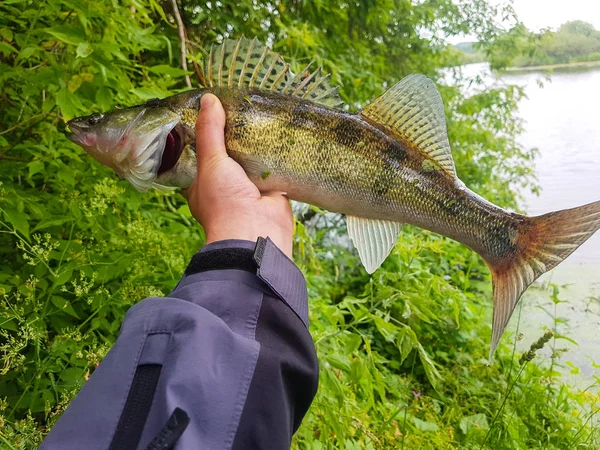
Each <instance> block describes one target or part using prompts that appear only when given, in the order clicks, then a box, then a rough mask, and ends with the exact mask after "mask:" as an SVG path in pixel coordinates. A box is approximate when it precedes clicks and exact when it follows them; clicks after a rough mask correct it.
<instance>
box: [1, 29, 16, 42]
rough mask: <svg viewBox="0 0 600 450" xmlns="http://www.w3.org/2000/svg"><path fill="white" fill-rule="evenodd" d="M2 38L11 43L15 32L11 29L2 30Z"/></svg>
mask: <svg viewBox="0 0 600 450" xmlns="http://www.w3.org/2000/svg"><path fill="white" fill-rule="evenodd" d="M0 37H1V38H2V39H4V40H5V41H7V42H11V41H12V40H13V32H12V30H11V29H10V28H6V27H3V28H0Z"/></svg>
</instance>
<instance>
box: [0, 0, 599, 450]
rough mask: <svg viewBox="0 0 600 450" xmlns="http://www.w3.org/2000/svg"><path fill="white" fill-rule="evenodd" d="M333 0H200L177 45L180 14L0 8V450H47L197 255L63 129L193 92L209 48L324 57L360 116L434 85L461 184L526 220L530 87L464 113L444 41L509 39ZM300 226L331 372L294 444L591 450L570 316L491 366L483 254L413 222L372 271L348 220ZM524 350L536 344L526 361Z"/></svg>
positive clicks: (81, 7) (470, 105)
mask: <svg viewBox="0 0 600 450" xmlns="http://www.w3.org/2000/svg"><path fill="white" fill-rule="evenodd" d="M333 3H334V2H300V1H277V0H276V1H262V0H237V1H235V2H233V1H225V0H222V1H220V2H207V3H205V2H200V1H196V0H188V1H185V2H183V3H182V4H180V5H179V10H180V11H181V15H182V23H183V25H184V26H185V30H183V29H182V28H178V26H177V21H176V20H175V17H174V8H173V5H174V4H176V2H165V3H159V2H157V1H155V0H135V1H128V0H124V1H122V2H120V3H117V2H113V1H108V0H98V1H94V2H91V1H90V2H87V1H86V2H70V1H68V0H45V1H42V2H34V1H31V0H5V1H4V2H2V3H0V104H1V108H0V124H2V125H1V128H0V355H1V358H2V364H0V448H2V449H9V450H15V449H28V450H29V449H34V448H37V446H38V445H39V443H40V441H41V440H42V439H43V437H44V435H45V434H46V433H47V432H48V430H49V429H51V427H52V425H53V424H54V423H55V422H56V420H57V419H58V418H59V416H60V414H61V412H62V411H64V409H65V408H66V407H67V406H68V404H69V402H70V401H71V399H72V398H73V397H74V395H76V393H77V391H78V390H79V389H80V388H81V386H82V385H83V384H84V383H85V381H86V380H87V379H88V378H89V377H90V376H91V375H92V374H93V371H94V369H95V368H96V367H97V365H98V364H99V362H100V361H101V360H102V358H103V357H104V356H105V355H106V353H107V352H108V351H109V349H110V346H111V345H112V343H113V342H114V341H115V339H116V337H117V336H118V333H119V327H120V325H121V321H122V319H123V316H124V314H125V312H126V311H127V309H128V308H129V307H130V306H131V305H133V304H134V303H136V302H138V301H140V300H142V299H143V298H146V297H148V296H164V295H168V293H169V291H170V289H172V288H173V287H174V286H175V284H176V283H177V281H178V279H179V277H180V276H181V274H182V273H183V271H184V269H185V267H186V264H187V262H188V261H189V259H190V257H191V256H192V255H193V253H194V252H195V251H196V250H197V249H198V248H199V247H200V246H201V245H202V242H203V233H202V230H201V227H200V226H199V225H198V224H197V223H196V222H195V221H194V220H193V219H192V218H191V215H190V213H189V210H188V208H187V206H186V203H185V200H184V199H183V198H182V197H181V196H180V195H179V194H178V193H175V192H157V191H154V192H150V193H147V194H140V193H138V192H136V191H135V190H134V189H133V188H132V187H131V186H129V185H128V184H127V183H126V182H124V181H122V180H118V179H117V177H116V176H115V175H114V173H113V172H112V171H110V170H109V169H108V168H106V167H103V166H101V165H100V164H98V163H96V162H95V161H94V160H92V159H91V158H90V157H88V156H87V155H86V154H85V153H84V152H83V151H82V150H81V149H80V148H79V147H77V146H75V145H74V144H72V143H70V142H69V141H68V140H67V139H66V138H65V136H64V135H63V130H64V121H65V120H68V119H70V118H72V117H74V116H77V115H80V114H88V113H91V112H93V111H98V110H108V109H111V108H114V107H122V106H127V105H133V104H137V103H140V102H142V101H145V100H147V99H149V98H153V97H164V96H167V95H171V94H174V93H176V92H179V91H181V90H184V89H187V87H186V84H187V81H186V75H187V76H189V78H190V80H191V81H190V84H193V85H194V86H195V85H196V84H197V83H196V65H197V64H200V60H201V56H202V55H203V50H202V49H203V48H206V46H208V45H210V44H211V43H214V42H219V41H220V40H222V39H223V38H224V37H228V36H231V37H239V36H240V35H242V34H244V35H246V36H255V35H256V36H258V37H259V39H261V40H262V41H263V42H269V43H272V44H273V45H274V47H275V48H276V49H277V50H278V51H280V52H281V53H282V54H283V55H286V56H287V59H288V61H289V62H291V63H292V66H293V68H294V69H295V70H299V69H301V68H302V67H304V66H305V65H306V63H308V62H309V61H310V60H311V59H315V60H316V61H317V63H318V64H320V65H323V66H324V69H325V71H327V72H330V73H331V74H332V79H333V81H334V84H340V85H341V95H342V97H343V98H344V100H345V101H346V103H347V105H349V108H350V109H351V110H356V109H357V108H359V107H361V106H362V105H364V104H365V103H366V102H367V101H368V100H369V99H372V98H374V97H375V96H377V95H379V94H381V92H382V91H383V89H384V86H389V85H391V84H392V83H394V82H396V81H398V80H399V79H401V78H402V77H403V76H405V75H407V74H409V73H413V72H418V73H424V74H427V75H428V76H430V77H431V78H433V79H434V80H436V81H437V84H438V87H439V88H440V91H441V93H442V96H443V98H444V102H445V105H446V115H447V121H448V129H449V134H450V142H451V144H452V148H453V154H454V158H455V161H456V166H457V170H458V173H459V176H460V178H461V179H462V180H463V181H464V182H465V183H466V184H467V185H468V186H469V187H470V188H471V189H473V190H475V191H476V192H478V193H480V194H481V195H483V196H485V197H486V198H488V199H489V200H491V201H493V202H495V203H497V204H499V205H501V206H504V207H508V208H517V207H518V198H517V197H516V194H515V192H514V191H512V190H511V186H514V184H515V180H518V182H519V183H520V184H521V185H522V186H525V187H529V188H535V185H534V178H533V175H534V174H533V173H532V172H531V169H530V167H531V166H532V164H531V162H532V160H533V158H534V156H535V152H534V151H533V150H531V149H525V148H522V147H521V146H519V145H518V144H517V142H516V136H517V134H518V133H519V132H520V130H521V129H522V123H521V121H520V120H519V118H518V117H517V116H516V114H515V111H516V108H517V105H518V102H519V100H520V99H521V97H522V91H521V90H520V89H519V88H517V87H514V86H506V87H493V88H484V87H483V86H482V87H481V89H479V90H478V91H477V92H476V93H471V94H469V96H465V94H464V92H465V91H466V90H465V89H463V87H464V86H467V85H472V83H477V80H468V79H461V78H458V79H456V80H455V83H454V84H452V85H445V84H444V83H443V81H442V80H443V78H442V76H441V69H442V68H443V67H446V66H448V65H451V63H452V62H455V61H456V53H455V52H453V51H451V50H449V49H448V48H447V46H445V45H441V44H442V42H440V40H439V38H437V37H435V36H438V35H439V32H440V31H442V30H443V32H444V33H445V34H446V35H458V34H461V33H465V32H466V31H468V30H471V29H477V30H480V34H481V35H480V36H479V38H480V39H481V40H483V39H487V40H488V42H493V41H494V40H495V39H496V38H497V37H499V36H501V35H502V28H501V25H500V24H498V23H496V22H495V20H496V18H497V17H499V14H498V11H497V9H496V8H497V7H496V6H491V5H490V4H488V3H487V2H485V1H479V2H471V1H465V2H463V3H461V4H457V2H452V1H450V0H441V1H439V2H435V3H430V2H414V3H412V2H409V1H405V0H402V1H397V0H377V1H375V2H366V1H359V2H350V3H343V4H339V5H333ZM494 4H495V2H494ZM180 32H181V33H183V32H185V34H187V37H188V39H189V41H188V42H186V43H185V45H184V52H185V54H186V59H187V63H188V68H189V70H188V71H187V72H186V71H184V70H183V69H182V61H181V57H180V48H181V46H180V45H181V41H180ZM470 92H471V91H470ZM307 208H308V207H307ZM298 217H299V218H298V219H297V224H296V225H297V227H296V239H295V248H294V259H295V261H296V262H297V264H298V265H299V266H300V268H301V269H302V271H303V272H304V274H305V275H306V279H307V283H308V289H309V297H310V321H311V332H312V334H313V337H314V340H315V343H316V348H317V351H318V354H319V357H320V367H321V376H320V389H319V393H318V396H317V398H316V399H315V402H314V404H313V406H312V408H311V410H310V412H309V415H308V416H307V418H306V420H305V422H304V423H303V425H302V427H301V428H300V430H299V432H298V433H297V435H296V437H295V439H294V442H293V448H295V449H313V450H321V449H334V448H339V449H356V450H358V449H382V448H389V449H398V448H406V449H415V448H420V449H457V448H467V449H523V448H536V449H542V448H543V449H565V448H569V449H584V448H586V449H589V448H599V447H600V430H599V429H598V425H597V422H596V416H597V415H598V410H599V408H600V397H599V396H598V394H597V386H598V384H597V383H594V380H590V383H589V386H587V387H586V388H583V389H580V388H574V387H571V386H569V385H568V384H566V383H565V382H564V380H563V379H562V377H561V372H560V371H559V370H557V368H559V367H560V366H561V365H564V364H565V359H564V358H565V354H564V352H563V351H562V350H561V349H562V346H561V342H564V339H566V337H567V335H568V327H567V325H566V324H564V323H563V322H562V320H561V319H560V317H559V316H558V315H557V316H555V327H554V329H553V330H534V329H527V330H518V329H517V331H516V332H512V333H507V335H506V336H505V338H504V339H503V340H502V343H501V345H500V347H499V348H498V351H497V352H496V355H495V357H494V358H493V360H491V361H489V360H488V359H487V358H488V351H489V345H490V335H491V280H490V276H489V272H488V270H487V268H486V266H485V264H484V263H483V261H482V260H481V259H479V258H478V257H477V255H475V254H474V253H473V252H471V251H470V250H468V249H467V248H465V247H464V246H461V245H459V244H457V243H455V242H453V241H450V240H448V239H445V238H443V237H440V236H438V235H435V234H432V233H429V232H426V231H423V230H419V229H415V228H412V227H406V229H405V230H404V232H403V234H402V236H401V237H400V238H399V240H398V242H397V244H396V247H395V249H394V251H393V253H392V255H391V257H390V258H388V260H387V261H386V262H385V263H384V265H383V266H382V268H381V269H379V270H378V271H377V272H375V273H374V274H373V276H369V275H367V274H366V272H365V271H364V270H363V269H362V268H361V266H360V264H359V261H358V258H357V255H356V252H355V251H354V250H353V249H352V248H350V247H348V246H346V245H344V242H346V241H345V240H344V239H338V238H337V236H343V235H345V229H344V220H343V217H341V216H335V217H334V218H330V217H324V216H322V215H320V214H317V215H313V214H299V215H298ZM550 294H551V295H552V298H553V299H555V301H556V304H557V305H558V306H560V303H559V302H560V301H561V300H559V299H560V293H559V292H558V291H557V290H555V291H551V292H550ZM514 321H516V322H517V323H518V322H519V314H518V313H517V314H515V319H514ZM547 331H552V333H548V332H547ZM520 333H528V334H534V335H536V338H537V337H539V338H540V341H539V345H538V346H537V347H542V348H541V349H540V348H537V347H536V348H534V349H533V350H535V351H533V350H532V352H531V353H524V354H523V355H521V354H519V353H518V352H516V351H515V343H516V342H517V340H518V339H519V338H520V336H521V334H520ZM573 370H575V369H573ZM596 381H597V379H596ZM594 389H596V390H594Z"/></svg>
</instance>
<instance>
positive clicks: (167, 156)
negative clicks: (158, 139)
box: [157, 124, 184, 175]
mask: <svg viewBox="0 0 600 450" xmlns="http://www.w3.org/2000/svg"><path fill="white" fill-rule="evenodd" d="M183 133H184V130H183V128H182V126H181V125H180V124H177V125H175V127H174V128H173V129H172V130H171V131H170V132H169V134H167V138H166V139H165V147H164V150H163V152H162V158H161V162H160V166H159V167H158V172H157V174H158V175H160V174H162V173H164V172H167V171H169V170H171V169H172V168H173V167H175V165H176V164H177V162H178V161H179V158H180V157H181V153H183V147H184V139H183Z"/></svg>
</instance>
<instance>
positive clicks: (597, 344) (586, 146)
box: [463, 64, 600, 385]
mask: <svg viewBox="0 0 600 450" xmlns="http://www.w3.org/2000/svg"><path fill="white" fill-rule="evenodd" d="M463 74H464V75H467V76H474V75H479V76H480V77H482V78H483V80H484V83H485V84H487V85H494V84H503V83H504V84H517V85H520V86H523V87H524V89H525V93H526V95H527V98H526V99H524V100H522V101H521V103H520V105H519V115H520V117H522V118H523V119H524V120H525V131H524V133H523V134H522V135H520V136H519V139H518V140H519V142H520V143H521V144H522V145H523V146H525V147H527V148H531V147H535V148H537V149H538V150H539V156H538V158H537V160H536V162H535V173H536V176H537V179H538V184H539V186H540V188H541V194H540V195H539V196H536V195H534V194H532V193H531V192H528V191H527V192H523V196H524V198H525V204H524V205H523V207H524V209H525V210H526V211H527V213H528V214H529V215H538V214H543V213H547V212H550V211H556V210H559V209H565V208H572V207H574V206H578V205H583V204H585V203H589V202H593V201H597V200H600V69H599V68H596V69H595V70H584V71H568V72H554V73H553V74H552V75H550V77H549V78H547V75H546V74H544V73H540V72H526V73H518V74H517V73H509V74H502V75H495V74H491V73H490V72H489V70H488V69H487V65H486V64H470V65H468V66H464V67H463ZM552 283H554V284H556V285H558V286H559V287H560V294H559V298H560V299H561V300H564V301H565V303H560V304H558V305H557V306H556V310H555V309H554V304H553V303H552V301H551V300H550V294H551V292H552V287H551V284H552ZM522 304H523V309H522V319H521V321H520V323H519V321H518V319H517V317H516V316H517V315H518V314H517V312H516V313H515V317H513V319H512V320H511V326H510V328H511V329H512V330H513V331H514V330H515V329H516V327H517V325H518V326H519V329H520V331H521V332H522V333H523V339H522V341H520V342H518V343H517V348H518V349H519V350H525V349H526V348H527V347H528V346H529V345H530V344H531V342H533V341H534V340H536V339H537V338H538V337H540V336H541V335H542V333H543V329H544V328H549V329H553V327H554V319H553V316H554V315H555V311H556V315H557V316H559V317H560V318H561V319H564V321H565V323H564V324H563V323H560V324H559V325H558V329H557V331H558V332H559V333H560V334H566V335H568V336H569V337H570V338H572V339H573V340H574V341H576V342H577V343H578V345H574V344H571V343H569V342H568V341H566V340H558V341H557V343H556V346H557V348H567V349H568V352H567V353H565V354H564V357H563V362H566V361H569V362H571V363H573V364H574V365H575V366H577V367H579V368H580V370H581V373H582V374H583V376H578V375H577V376H575V375H573V376H571V375H570V374H569V378H570V380H569V381H570V382H574V383H578V384H580V385H584V384H585V383H589V382H590V380H591V379H592V377H593V375H596V376H600V370H598V369H595V368H594V367H593V365H592V364H593V362H594V361H595V362H596V363H598V364H600V231H599V232H598V233H596V235H594V236H593V237H592V238H590V239H589V240H588V241H587V242H585V243H584V244H583V245H582V246H581V247H580V248H579V249H578V250H577V251H575V252H574V253H573V254H572V255H571V256H570V257H569V258H568V259H567V260H566V261H564V262H563V263H562V264H561V265H559V266H558V267H556V268H555V269H554V270H552V271H551V272H549V273H547V274H545V275H544V276H542V277H541V278H540V279H539V281H538V282H537V283H536V284H535V285H534V286H532V287H531V288H530V289H529V290H528V291H527V292H526V293H525V294H524V295H523V298H522ZM505 339H508V338H505ZM544 355H545V356H546V357H548V355H549V353H548V351H546V352H545V353H544ZM567 369H568V370H566V372H567V373H569V372H570V371H571V368H570V367H568V368H567Z"/></svg>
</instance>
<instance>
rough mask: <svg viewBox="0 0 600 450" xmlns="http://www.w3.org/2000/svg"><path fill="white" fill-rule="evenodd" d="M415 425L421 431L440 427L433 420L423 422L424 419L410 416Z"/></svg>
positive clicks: (436, 429)
mask: <svg viewBox="0 0 600 450" xmlns="http://www.w3.org/2000/svg"><path fill="white" fill-rule="evenodd" d="M412 420H413V423H414V424H415V427H417V428H418V429H419V430H421V431H438V430H439V429H440V427H439V426H438V425H437V424H436V423H433V422H425V421H424V420H421V419H417V418H416V417H413V418H412Z"/></svg>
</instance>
